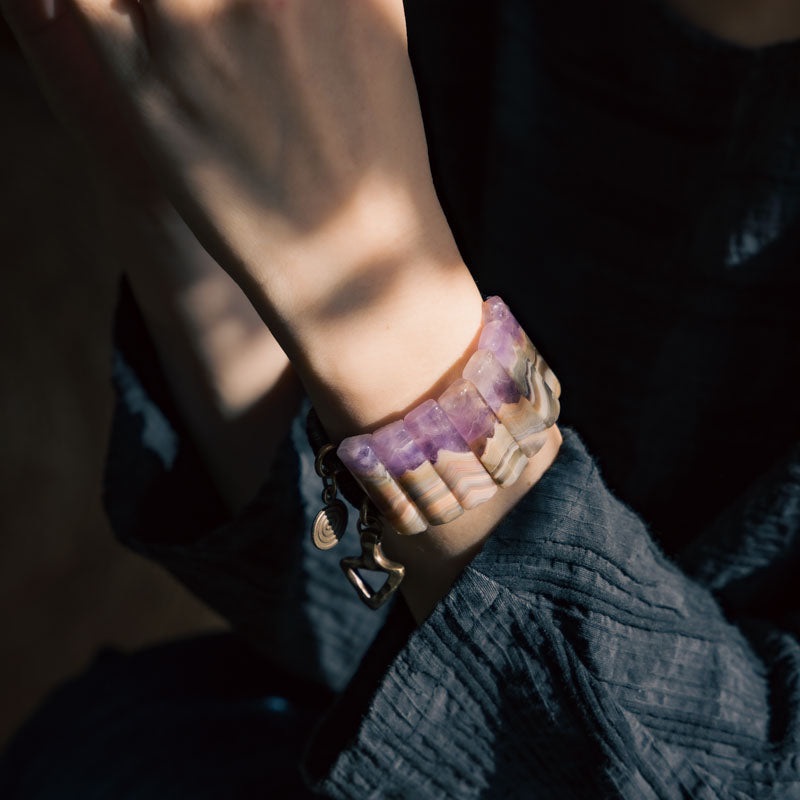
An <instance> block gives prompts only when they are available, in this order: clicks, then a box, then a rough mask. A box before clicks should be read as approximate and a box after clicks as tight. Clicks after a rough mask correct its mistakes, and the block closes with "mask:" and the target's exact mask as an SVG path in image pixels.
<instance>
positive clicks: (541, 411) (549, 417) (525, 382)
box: [478, 319, 561, 428]
mask: <svg viewBox="0 0 800 800" xmlns="http://www.w3.org/2000/svg"><path fill="white" fill-rule="evenodd" d="M478 347H479V348H480V349H484V350H491V351H492V353H494V355H495V357H496V358H497V360H498V361H499V362H500V364H501V365H502V366H503V368H504V369H505V371H506V372H507V373H508V374H509V375H510V376H511V377H512V378H513V379H514V382H515V383H516V384H517V388H518V389H519V390H520V392H521V393H522V394H523V395H524V396H525V397H526V398H527V399H528V402H529V403H530V404H531V405H532V406H533V410H534V411H535V412H536V413H537V414H538V415H539V416H540V417H541V418H542V422H543V424H544V426H545V428H549V427H550V426H551V425H553V424H554V423H555V421H556V420H557V419H558V415H559V412H560V410H561V409H560V407H559V403H558V400H557V399H556V397H555V395H554V394H553V392H552V390H551V389H550V387H549V386H548V385H547V383H546V382H545V380H544V378H543V376H542V375H541V374H540V373H539V372H538V370H537V364H538V363H539V362H541V361H542V358H541V356H540V355H539V354H538V352H537V351H536V348H535V347H534V346H533V345H532V344H531V342H530V339H528V337H527V336H526V335H525V332H524V331H523V330H522V328H520V327H519V325H517V324H516V322H514V321H513V319H511V320H510V319H504V320H499V319H498V320H494V321H493V322H489V323H487V324H486V325H484V326H483V329H482V330H481V337H480V339H479V341H478Z"/></svg>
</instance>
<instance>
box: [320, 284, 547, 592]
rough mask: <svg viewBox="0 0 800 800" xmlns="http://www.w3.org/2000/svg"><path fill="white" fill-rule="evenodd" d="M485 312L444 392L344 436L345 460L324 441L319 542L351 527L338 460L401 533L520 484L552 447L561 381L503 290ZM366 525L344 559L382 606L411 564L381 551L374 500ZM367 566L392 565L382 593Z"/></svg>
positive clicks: (364, 513) (366, 509) (356, 581)
mask: <svg viewBox="0 0 800 800" xmlns="http://www.w3.org/2000/svg"><path fill="white" fill-rule="evenodd" d="M482 316H483V318H482V328H481V334H480V338H479V341H478V349H477V350H476V352H475V353H473V355H472V356H471V358H470V359H469V361H468V362H467V364H466V366H465V367H464V370H463V372H462V377H461V378H459V379H458V380H456V381H455V382H454V383H453V384H451V385H450V386H449V387H448V388H447V389H446V390H445V391H444V392H443V393H442V395H441V396H440V397H439V398H438V400H432V399H430V400H425V401H424V402H423V403H421V404H420V405H419V406H417V407H416V408H414V409H413V410H411V411H410V412H409V413H408V414H406V415H405V417H404V418H403V419H399V420H396V421H394V422H390V423H389V424H387V425H384V426H383V427H381V428H379V429H378V430H376V431H374V432H372V433H368V434H362V435H359V436H350V437H348V438H346V439H344V440H343V441H342V442H341V444H340V445H339V446H338V447H337V448H336V451H335V453H336V456H337V457H338V458H337V465H336V466H330V465H328V466H326V465H325V463H324V458H325V456H329V455H330V452H331V450H332V449H333V448H332V446H331V445H325V446H324V447H323V448H321V449H320V448H318V447H315V450H317V472H318V473H319V474H320V475H321V476H322V477H323V479H324V480H325V481H326V488H325V491H323V500H324V501H325V503H326V507H325V508H324V509H323V510H322V511H321V512H320V514H319V515H318V518H317V520H316V521H315V523H314V541H315V543H316V544H317V545H318V546H320V547H325V548H327V547H328V546H332V545H331V544H330V543H329V542H330V541H333V544H335V543H336V541H338V535H340V534H337V532H336V531H334V530H333V528H334V527H336V526H338V529H341V527H342V524H341V520H339V519H338V517H339V515H340V514H341V513H342V508H344V506H343V504H341V502H340V501H336V500H334V497H335V493H336V485H337V484H336V475H337V474H338V464H341V465H343V466H344V467H345V468H346V469H347V471H348V472H349V473H350V475H352V477H353V478H355V481H356V482H357V483H358V485H359V486H360V487H361V489H362V490H363V492H364V493H365V495H366V498H368V499H369V501H371V504H372V506H374V509H375V510H377V512H379V514H380V515H381V516H382V517H383V518H384V519H385V520H386V522H388V523H389V525H390V526H391V527H392V528H394V530H395V531H397V533H399V534H404V535H413V534H417V533H422V532H423V531H425V530H427V529H428V527H430V526H431V525H442V524H444V523H447V522H450V521H451V520H454V519H456V518H457V517H459V516H460V515H461V514H463V513H464V511H466V510H469V509H471V508H474V507H475V506H478V505H480V504H481V503H485V502H486V501H487V500H489V499H491V498H492V497H493V496H494V495H495V493H496V492H497V490H498V487H507V486H510V485H512V484H513V483H514V482H515V481H516V480H517V478H519V476H520V475H521V474H522V472H523V470H524V469H525V466H526V465H527V463H528V459H529V458H530V457H531V456H533V455H535V454H536V453H537V452H538V451H539V450H540V449H541V448H542V447H543V446H544V444H545V442H546V440H547V429H548V428H550V427H552V425H554V424H555V422H556V420H557V419H558V414H559V410H560V406H559V397H560V395H561V385H560V383H559V382H558V379H557V378H556V376H555V375H554V374H553V372H552V370H551V369H550V368H549V367H548V366H547V364H546V363H545V361H544V359H542V357H541V356H540V355H539V353H538V352H537V351H536V348H535V347H534V346H533V344H532V343H531V341H530V339H529V338H528V336H527V335H526V334H525V332H524V331H523V329H522V327H521V326H520V325H519V323H518V322H517V320H516V319H515V318H514V316H513V315H512V314H511V311H510V310H509V308H508V306H507V305H506V304H505V303H504V302H503V301H502V300H501V299H500V298H499V297H490V298H488V299H487V300H486V301H484V303H483V315H482ZM323 451H324V455H322V456H321V455H320V454H322V453H323ZM335 503H339V505H340V506H341V507H342V508H339V507H338V506H336V505H335ZM344 513H345V515H346V511H345V512H344ZM334 517H337V519H336V520H334ZM345 519H346V516H345ZM359 533H360V535H361V541H362V555H361V557H359V558H347V559H343V561H342V568H343V569H344V570H345V573H346V574H347V577H348V579H349V580H350V581H351V582H352V583H353V585H354V586H355V588H356V590H357V591H358V592H359V595H360V596H361V598H362V599H363V600H364V601H365V602H366V603H367V604H368V605H370V606H371V607H372V608H377V607H378V606H379V605H381V604H382V603H383V602H385V601H386V599H388V596H389V595H390V594H391V593H392V592H393V591H394V590H395V589H396V588H397V586H398V585H399V583H400V581H401V580H402V575H403V568H402V566H401V565H399V564H395V563H394V562H391V561H389V560H388V559H386V557H385V556H384V555H383V553H382V551H381V550H380V523H379V520H377V518H376V515H375V513H374V512H373V511H371V510H370V505H369V503H366V502H365V503H362V508H361V516H360V519H359ZM326 537H327V538H326ZM359 569H373V570H375V569H377V570H379V571H383V572H386V573H387V574H388V580H387V583H386V585H385V586H384V587H383V588H382V589H381V590H379V591H378V592H374V591H373V590H371V589H370V588H369V586H367V585H366V584H365V583H364V581H363V579H362V578H361V576H360V574H359Z"/></svg>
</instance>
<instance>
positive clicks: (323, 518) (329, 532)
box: [311, 444, 347, 550]
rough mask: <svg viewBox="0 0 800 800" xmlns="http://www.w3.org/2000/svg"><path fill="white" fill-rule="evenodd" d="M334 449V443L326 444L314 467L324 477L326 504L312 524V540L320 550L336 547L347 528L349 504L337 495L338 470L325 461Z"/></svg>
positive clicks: (323, 498) (315, 460)
mask: <svg viewBox="0 0 800 800" xmlns="http://www.w3.org/2000/svg"><path fill="white" fill-rule="evenodd" d="M334 449H335V448H334V446H333V445H332V444H326V445H325V446H324V447H323V448H322V449H321V450H320V451H319V453H317V457H316V459H314V469H315V471H316V473H317V475H319V476H320V478H322V483H323V487H324V488H323V489H322V502H323V503H324V504H325V505H324V506H323V508H322V510H321V511H319V512H318V513H317V516H316V517H314V522H313V523H312V525H311V540H312V541H313V542H314V546H315V547H316V548H318V549H319V550H330V549H331V548H332V547H336V545H337V544H338V543H339V539H341V538H342V536H344V532H345V530H346V529H347V506H346V505H345V504H344V503H343V502H342V501H341V500H339V499H338V498H337V497H336V491H337V487H336V472H335V471H334V470H333V469H332V468H331V467H330V466H329V465H328V464H326V463H325V457H326V456H327V455H328V454H329V453H331V452H333V451H334Z"/></svg>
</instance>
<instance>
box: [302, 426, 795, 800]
mask: <svg viewBox="0 0 800 800" xmlns="http://www.w3.org/2000/svg"><path fill="white" fill-rule="evenodd" d="M783 491H784V493H788V494H789V495H791V497H789V498H787V502H788V506H786V508H789V509H791V508H794V507H795V504H796V503H797V499H798V496H800V494H799V493H798V485H797V482H795V483H794V484H793V488H792V484H791V481H789V482H787V483H786V484H785V485H784V488H783ZM790 516H791V515H790V514H789V513H788V512H787V517H786V519H787V524H795V523H796V517H795V518H794V523H792V522H791V520H790ZM763 533H764V528H763V527H761V526H755V528H754V529H752V530H751V531H750V533H749V534H748V535H749V536H751V537H755V538H758V537H760V536H761V535H762V534H763ZM794 534H795V536H796V534H797V531H796V530H795V531H794ZM768 535H771V534H770V533H769V532H768ZM789 538H790V537H787V541H788V540H789ZM794 600H795V605H794V608H795V611H796V609H797V603H796V600H797V593H795V595H794ZM371 669H372V670H373V672H372V674H371V675H370V674H369V672H370V670H371ZM799 679H800V646H798V640H797V636H796V634H793V633H792V632H791V630H790V629H789V628H788V626H787V627H785V628H782V627H781V626H780V625H779V624H776V623H775V621H774V620H767V619H757V618H744V617H741V616H740V617H731V618H726V615H725V613H724V612H723V609H722V608H721V606H720V604H719V602H718V601H717V600H716V599H715V597H714V596H713V594H712V592H711V591H709V589H708V586H707V585H705V586H704V585H703V584H702V583H701V582H699V581H695V580H691V579H690V578H688V577H687V575H686V574H685V573H684V572H682V571H680V570H679V569H678V568H677V567H676V566H675V565H674V564H672V563H671V562H669V561H667V560H666V559H665V558H664V556H663V555H662V554H661V553H660V551H659V550H658V548H657V547H656V545H655V544H654V542H653V540H652V539H651V537H650V535H649V533H648V531H647V529H646V527H645V525H644V524H643V523H642V521H641V520H640V519H639V518H638V517H637V516H636V515H635V514H634V513H632V512H631V511H630V510H629V509H628V508H626V507H625V506H623V505H622V504H621V503H620V502H619V501H617V500H616V499H615V498H614V497H613V496H612V494H611V493H610V492H609V491H608V489H607V488H606V487H605V486H604V484H603V481H602V480H601V478H600V476H599V474H598V471H597V468H596V466H595V465H594V463H593V461H592V459H591V458H590V457H589V456H588V455H587V453H586V451H585V449H584V447H583V445H582V443H581V442H580V440H579V439H578V437H577V436H576V435H575V434H573V433H571V432H569V431H567V432H566V433H565V440H564V445H563V447H562V451H561V453H560V455H559V457H558V459H557V460H556V462H555V464H554V465H553V467H552V468H551V469H550V470H549V471H548V473H547V474H546V475H545V476H544V478H543V479H542V480H541V481H540V483H539V484H537V486H536V487H534V489H533V490H532V491H531V492H530V493H529V494H528V495H527V496H526V497H525V498H524V499H523V500H522V502H520V504H519V505H518V506H517V507H516V508H515V509H514V510H513V512H512V513H511V514H510V515H508V516H507V517H506V518H505V520H504V521H503V522H502V524H501V525H500V526H499V527H498V529H497V530H496V531H495V533H494V535H493V536H492V538H491V539H490V540H489V541H488V542H487V544H486V546H485V547H484V548H483V550H482V551H481V553H480V554H479V555H478V556H477V557H476V558H475V560H474V561H473V562H472V564H471V566H470V567H468V568H467V569H466V571H465V572H464V573H463V574H462V576H461V577H460V579H459V580H458V582H457V583H456V585H455V586H454V587H453V589H452V590H451V591H450V592H449V594H448V595H447V596H446V597H445V598H444V599H443V600H442V602H441V603H440V604H439V605H438V606H437V608H436V609H435V610H434V612H433V613H432V615H431V616H430V617H429V619H428V620H427V621H426V622H425V623H424V624H423V625H421V626H420V627H419V629H417V630H416V631H414V632H413V633H412V634H411V635H410V637H409V638H408V639H407V640H406V641H405V642H404V643H402V644H400V646H399V649H398V650H397V652H396V655H393V657H392V658H391V659H390V662H389V666H388V669H386V668H381V669H376V668H375V667H374V665H370V662H369V659H367V661H366V662H365V665H364V667H363V668H362V672H361V673H360V674H358V675H356V678H355V679H354V681H353V682H352V684H351V686H350V687H349V689H348V692H347V693H345V695H344V697H343V698H342V702H341V704H340V710H339V711H337V712H335V713H334V714H333V715H332V716H331V717H330V718H329V719H328V720H327V722H326V723H325V727H323V728H322V729H321V731H320V735H319V736H318V738H317V741H316V742H315V743H314V744H313V746H312V748H311V750H310V753H309V757H308V762H307V768H308V771H309V773H310V776H311V777H312V778H313V779H316V780H317V787H318V788H319V789H320V790H321V791H323V792H324V793H325V794H327V795H330V796H332V797H335V798H364V797H372V798H428V797H431V798H433V797H435V798H442V797H453V798H459V799H460V800H463V799H464V798H479V797H480V798H490V797H491V798H494V797H498V798H500V797H502V798H511V797H519V798H532V797H535V798H548V797H553V798H559V799H560V800H562V799H563V798H571V797H574V798H589V797H592V798H594V797H622V798H630V799H631V800H643V799H644V798H679V797H700V798H711V797H721V798H739V797H774V798H792V797H800V754H799V753H800V718H799V717H798V711H799V710H800V692H799V691H798V680H799ZM359 704H363V705H361V708H362V709H363V708H366V711H365V712H364V713H363V715H362V714H361V713H360V712H357V711H355V710H354V709H358V708H359ZM337 714H338V717H337ZM334 732H335V734H334ZM334 735H335V736H336V737H337V738H338V740H339V741H340V742H347V746H346V747H344V749H343V750H339V751H338V752H335V748H331V747H329V746H327V745H326V742H329V741H330V739H331V738H332V736H334Z"/></svg>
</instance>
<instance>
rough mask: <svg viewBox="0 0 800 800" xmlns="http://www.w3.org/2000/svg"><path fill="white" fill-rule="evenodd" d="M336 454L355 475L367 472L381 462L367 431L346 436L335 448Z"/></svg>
mask: <svg viewBox="0 0 800 800" xmlns="http://www.w3.org/2000/svg"><path fill="white" fill-rule="evenodd" d="M336 455H337V456H339V458H340V459H341V462H342V464H344V465H345V466H346V467H347V468H348V469H349V470H350V471H351V472H353V473H354V474H355V475H362V474H369V473H370V472H372V471H373V470H374V469H375V468H376V467H377V466H378V464H380V463H381V462H380V459H379V458H378V456H377V454H376V452H375V449H374V447H373V446H372V437H371V436H370V435H369V434H368V433H363V434H361V435H360V436H348V437H347V438H346V439H344V440H343V441H342V443H341V444H340V445H339V447H338V448H337V450H336Z"/></svg>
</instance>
